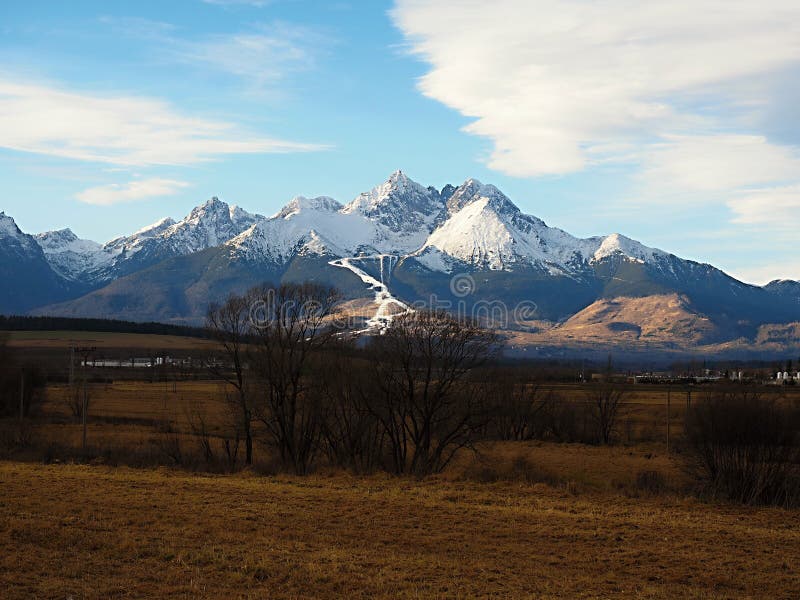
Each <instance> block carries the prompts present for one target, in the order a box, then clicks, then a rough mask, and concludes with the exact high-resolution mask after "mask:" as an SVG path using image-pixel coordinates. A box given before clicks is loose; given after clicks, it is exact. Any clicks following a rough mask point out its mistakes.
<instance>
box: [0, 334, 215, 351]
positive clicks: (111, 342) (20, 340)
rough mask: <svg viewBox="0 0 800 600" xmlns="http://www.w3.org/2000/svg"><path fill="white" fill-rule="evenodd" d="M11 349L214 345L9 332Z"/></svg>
mask: <svg viewBox="0 0 800 600" xmlns="http://www.w3.org/2000/svg"><path fill="white" fill-rule="evenodd" d="M8 345H9V347H11V348H51V349H52V348H55V349H58V348H63V349H65V350H66V349H68V348H69V347H70V346H75V345H80V346H94V347H96V348H106V349H108V348H114V349H125V350H202V349H205V348H211V347H213V342H212V341H210V340H203V339H199V338H190V337H181V336H174V335H154V334H141V333H102V332H94V331H9V332H8Z"/></svg>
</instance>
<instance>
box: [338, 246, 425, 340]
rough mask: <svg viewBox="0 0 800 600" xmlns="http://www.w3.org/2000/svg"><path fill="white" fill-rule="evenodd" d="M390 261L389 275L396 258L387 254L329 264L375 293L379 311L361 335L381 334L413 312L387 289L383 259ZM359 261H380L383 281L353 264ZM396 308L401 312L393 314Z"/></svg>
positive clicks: (344, 259) (347, 259)
mask: <svg viewBox="0 0 800 600" xmlns="http://www.w3.org/2000/svg"><path fill="white" fill-rule="evenodd" d="M384 258H388V259H389V273H391V270H392V268H394V267H393V262H392V260H393V259H394V258H396V257H394V256H392V255H387V254H378V255H376V256H363V257H359V258H339V259H336V260H332V261H330V262H329V263H328V264H330V265H331V266H334V267H341V268H343V269H347V270H349V271H351V272H352V273H354V274H355V275H356V277H358V278H359V279H361V281H363V282H364V283H365V284H367V285H368V286H369V288H370V289H371V290H374V291H375V304H377V305H378V308H377V310H376V311H375V315H374V316H373V317H372V318H371V319H369V320H368V321H367V328H366V329H365V330H364V331H360V332H359V333H364V332H367V331H371V330H374V329H377V330H380V331H381V332H383V331H385V330H386V328H387V327H388V326H389V325H390V324H391V322H392V320H393V319H394V318H395V317H396V316H398V315H400V314H408V313H410V312H413V310H412V308H411V307H410V306H408V305H407V304H406V303H405V302H403V301H401V300H398V299H397V298H395V297H394V296H392V294H391V292H390V291H389V288H388V287H387V285H386V283H385V281H384V279H385V276H384V269H383V259H384ZM359 260H379V261H380V277H381V280H380V281H378V280H377V279H375V278H374V277H373V276H372V275H370V274H369V273H367V272H366V271H364V270H363V269H360V268H359V267H357V266H356V265H354V264H353V261H359ZM393 306H396V307H398V308H399V309H400V312H396V313H394V314H393V313H392V312H391V310H390V309H391V308H392V307H393Z"/></svg>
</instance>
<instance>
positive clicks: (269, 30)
mask: <svg viewBox="0 0 800 600" xmlns="http://www.w3.org/2000/svg"><path fill="white" fill-rule="evenodd" d="M162 42H163V43H164V47H165V49H166V51H167V52H171V53H172V55H173V56H174V57H175V58H176V59H177V60H179V61H181V62H185V63H190V64H194V65H199V66H201V67H203V68H211V69H214V70H216V71H220V72H223V73H228V74H230V75H234V76H237V77H241V78H242V79H244V80H245V83H246V84H247V85H248V86H250V87H263V86H265V85H267V84H274V83H276V82H278V81H281V80H282V79H284V78H285V77H286V76H287V75H288V74H290V73H293V72H296V71H302V70H307V69H310V68H312V67H313V66H314V64H315V59H316V56H317V53H318V52H319V48H320V47H321V46H323V45H324V44H325V43H327V40H326V39H325V38H324V37H323V36H322V35H320V34H319V33H317V32H316V31H314V30H312V29H309V28H306V27H301V26H297V25H291V24H289V23H282V22H276V23H272V24H269V25H265V24H262V25H259V26H257V27H255V28H254V29H253V30H252V31H248V32H239V33H234V34H217V35H211V36H207V37H206V38H204V39H203V40H201V41H191V40H184V39H178V38H174V37H172V38H168V39H163V40H162Z"/></svg>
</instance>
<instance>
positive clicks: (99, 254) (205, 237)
mask: <svg viewBox="0 0 800 600" xmlns="http://www.w3.org/2000/svg"><path fill="white" fill-rule="evenodd" d="M263 219H264V217H262V216H261V215H251V214H250V213H248V212H246V211H244V210H243V209H241V208H239V207H238V206H229V205H228V204H226V203H225V202H223V201H221V200H220V199H219V198H217V197H213V198H211V199H210V200H208V201H207V202H205V203H204V204H202V205H200V206H198V207H196V208H194V209H193V210H192V211H191V213H189V215H187V216H186V217H185V218H184V219H182V220H180V221H177V222H176V221H175V220H173V219H172V218H169V217H167V218H164V219H161V220H160V221H157V222H156V223H153V224H152V225H148V226H147V227H144V228H142V229H140V230H139V231H136V232H134V233H133V234H131V235H129V236H124V237H119V238H115V239H113V240H111V241H110V242H107V243H106V244H103V245H101V244H98V243H96V242H92V241H88V240H81V239H79V238H78V237H77V236H76V235H75V234H74V233H73V232H72V231H71V230H69V229H64V230H60V231H50V232H46V233H42V234H39V235H37V236H36V241H37V242H38V243H39V245H40V246H41V248H42V250H43V251H44V253H45V255H46V256H47V259H48V261H49V262H50V265H51V266H52V268H53V269H54V270H55V271H56V272H57V273H58V274H59V275H61V276H62V277H64V278H66V279H69V280H71V281H78V282H82V283H85V284H89V285H91V284H102V283H107V282H109V281H112V280H114V279H116V278H118V277H120V276H124V275H127V274H130V273H133V272H136V271H138V270H141V269H143V268H146V267H148V266H151V265H153V264H156V263H158V262H160V261H162V260H165V259H167V258H170V257H173V256H184V255H188V254H193V253H195V252H200V251H202V250H206V249H208V248H213V247H217V246H220V245H222V244H224V243H225V242H227V241H228V240H230V239H232V238H234V237H236V236H237V235H239V234H240V233H242V232H243V231H245V230H247V229H249V228H250V227H252V226H253V225H255V224H256V223H258V222H259V221H261V220H263Z"/></svg>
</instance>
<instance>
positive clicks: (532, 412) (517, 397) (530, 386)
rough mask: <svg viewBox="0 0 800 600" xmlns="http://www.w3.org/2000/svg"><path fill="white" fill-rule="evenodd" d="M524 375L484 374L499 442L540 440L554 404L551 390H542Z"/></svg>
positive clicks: (502, 372)
mask: <svg viewBox="0 0 800 600" xmlns="http://www.w3.org/2000/svg"><path fill="white" fill-rule="evenodd" d="M526 375H527V374H525V373H523V374H520V373H515V372H513V371H511V372H508V371H502V370H495V371H492V372H489V373H488V374H487V378H486V379H487V381H488V385H489V386H490V389H489V391H488V393H489V396H490V401H491V402H492V405H493V406H494V409H493V410H492V412H493V415H494V419H493V421H494V425H495V427H496V431H497V435H498V437H499V438H500V439H502V440H513V441H525V440H531V439H535V438H537V437H539V438H541V437H542V436H543V435H544V432H545V430H546V429H547V417H548V416H549V412H550V408H551V406H552V404H553V393H552V391H545V390H543V389H542V388H541V387H540V386H538V385H537V384H536V383H535V382H533V381H531V379H530V377H528V376H526Z"/></svg>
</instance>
